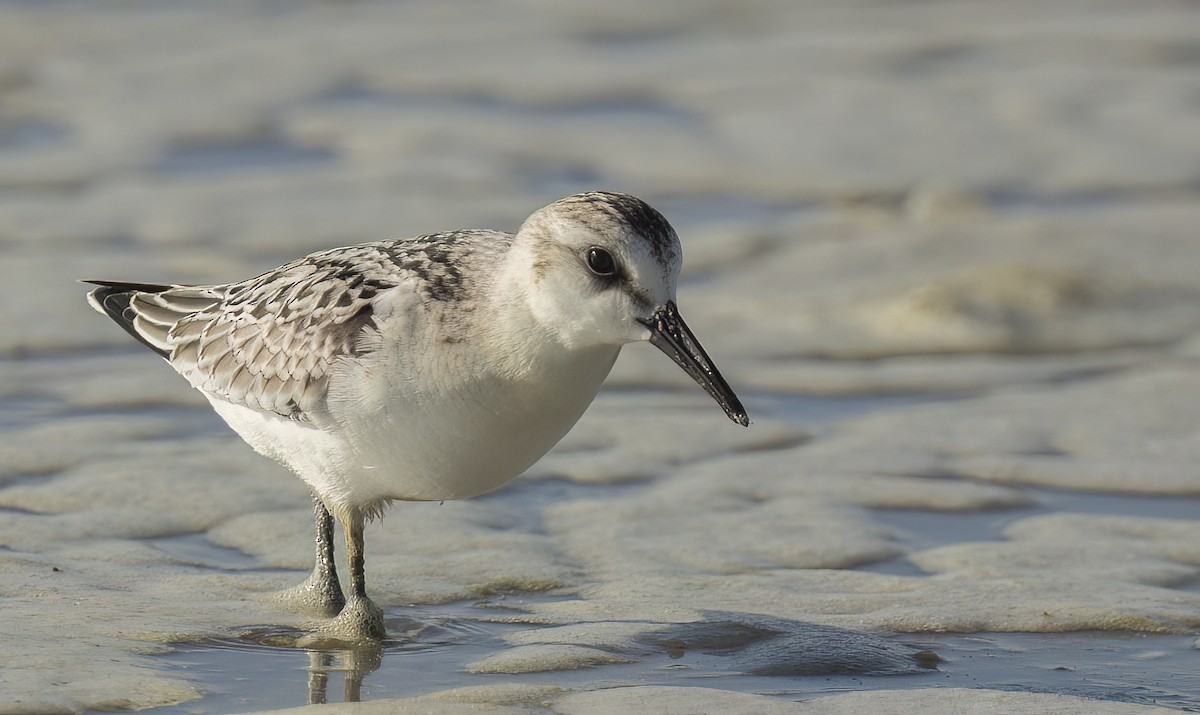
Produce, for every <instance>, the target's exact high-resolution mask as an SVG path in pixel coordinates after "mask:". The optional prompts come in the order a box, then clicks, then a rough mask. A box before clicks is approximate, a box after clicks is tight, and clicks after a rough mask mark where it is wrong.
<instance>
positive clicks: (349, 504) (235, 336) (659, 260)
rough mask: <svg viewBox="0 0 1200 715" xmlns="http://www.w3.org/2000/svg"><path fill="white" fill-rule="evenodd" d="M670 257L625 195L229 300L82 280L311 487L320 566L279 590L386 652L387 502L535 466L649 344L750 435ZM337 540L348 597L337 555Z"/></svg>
mask: <svg viewBox="0 0 1200 715" xmlns="http://www.w3.org/2000/svg"><path fill="white" fill-rule="evenodd" d="M680 259H681V252H680V247H679V239H678V237H677V236H676V233H675V230H674V229H673V228H672V227H671V225H670V224H669V223H667V220H666V219H665V218H663V216H662V214H660V213H659V212H658V211H656V210H654V209H653V208H651V207H650V206H649V205H647V204H646V203H645V202H643V201H642V200H640V199H638V198H635V197H633V196H629V195H627V194H619V193H609V192H600V191H597V192H591V193H584V194H577V195H575V196H569V197H567V198H565V199H561V200H559V201H555V202H554V203H552V204H550V205H548V206H545V207H543V208H542V209H539V210H538V211H536V212H534V213H533V214H532V215H531V216H530V217H529V218H528V219H527V220H526V221H525V223H524V224H523V225H522V226H521V228H520V230H519V231H517V233H516V234H510V233H504V232H500V231H490V230H467V231H450V232H447V233H438V234H433V235H428V236H419V237H417V238H408V239H400V240H393V241H379V242H375V243H364V244H361V245H357V246H348V247H345V248H334V249H331V250H328V251H321V252H318V253H313V254H311V255H308V256H305V257H304V258H301V259H299V260H296V261H292V262H291V263H288V264H287V265H284V266H282V267H280V268H277V269H275V270H273V271H268V272H266V273H263V274H262V275H260V276H257V277H255V278H250V279H248V280H244V281H241V282H237V283H228V284H223V285H203V286H189V285H157V284H145V283H120V282H113V281H88V282H89V283H94V284H96V285H99V286H101V287H100V288H96V289H94V290H92V291H91V292H90V293H89V294H88V301H89V302H90V303H91V304H92V306H93V307H94V308H96V309H97V310H99V311H100V312H102V313H105V314H107V315H108V316H109V317H110V318H112V319H113V320H114V321H116V322H117V324H118V325H120V326H121V327H122V328H124V329H125V330H126V331H128V332H129V334H130V335H132V336H133V337H134V338H136V339H137V340H139V341H140V342H141V343H143V344H144V345H146V346H147V347H149V348H150V349H151V350H153V351H155V352H156V353H158V354H159V355H160V356H162V357H163V358H165V359H166V360H167V362H168V363H170V365H171V367H173V368H174V369H175V370H176V371H177V372H178V373H179V374H181V375H183V376H184V377H185V378H187V380H188V382H190V383H191V384H192V386H193V387H195V388H196V389H198V390H200V392H202V393H203V394H204V396H205V397H207V398H208V400H209V402H210V403H212V406H213V409H215V410H216V411H217V413H218V414H219V415H221V417H222V418H224V420H225V421H226V422H227V423H229V426H230V427H232V428H233V430H234V431H235V432H237V433H238V434H239V435H240V436H241V437H242V439H244V440H245V441H246V442H247V443H249V444H250V446H251V447H253V448H254V449H255V450H256V451H258V452H259V453H261V454H263V455H266V456H267V457H270V458H272V459H274V460H276V461H278V462H280V463H281V464H283V465H284V466H286V467H288V468H289V469H291V470H292V471H293V472H295V473H296V474H297V475H298V476H299V477H300V478H301V479H303V480H304V481H305V482H306V483H307V484H308V486H309V487H310V489H311V490H312V492H313V503H314V510H315V513H316V517H317V559H316V566H315V567H314V568H313V572H312V574H311V575H310V576H309V578H308V580H306V581H305V582H304V583H303V584H301V585H300V586H298V587H296V588H295V589H293V590H292V591H291V592H290V593H291V595H292V596H294V597H295V598H296V599H298V600H299V601H301V603H302V604H304V605H306V606H308V607H309V608H310V609H312V610H315V611H317V612H319V613H321V614H322V615H326V616H335V615H336V616H337V617H336V618H335V619H334V620H333V621H332V622H331V623H330V624H329V625H328V627H327V630H328V631H329V632H330V633H333V634H335V635H336V636H337V637H348V638H354V639H360V638H381V637H383V635H384V626H383V616H382V612H381V611H380V609H379V608H378V607H377V606H376V605H375V604H374V603H373V602H371V600H370V599H368V598H367V593H366V584H365V575H364V572H363V525H364V522H365V521H366V520H369V519H371V518H374V517H377V516H379V515H380V514H381V513H382V511H383V509H384V508H385V507H386V506H387V505H388V504H390V503H391V502H392V501H394V500H401V501H440V500H444V499H465V498H469V497H474V496H478V495H480V494H484V493H487V492H490V491H492V490H493V489H496V488H497V487H499V486H501V485H502V484H504V483H505V482H508V481H509V480H511V479H513V478H514V477H516V476H517V475H519V474H520V473H521V472H523V471H525V469H526V468H528V467H529V466H530V465H531V464H533V463H534V462H535V461H537V460H538V459H539V458H540V457H541V456H542V455H544V454H545V453H546V452H547V451H548V450H549V449H550V448H551V447H553V446H554V445H555V443H557V442H558V441H559V439H561V438H562V436H563V435H564V434H566V433H567V430H569V429H570V428H571V427H572V425H574V424H575V422H576V421H577V420H578V419H579V417H580V416H581V415H582V414H583V411H584V410H585V409H586V408H587V406H588V405H589V404H591V402H592V400H593V399H594V398H595V396H596V391H597V390H598V389H599V387H600V383H601V382H603V380H604V378H605V377H606V376H607V375H608V372H609V370H610V369H611V368H612V365H613V363H614V361H615V360H616V359H617V354H618V353H619V352H620V349H621V346H622V345H624V344H625V343H630V342H635V341H640V340H649V341H650V343H651V344H653V345H655V346H656V347H658V348H659V349H661V350H662V351H663V352H665V353H666V354H667V355H669V356H670V357H671V358H672V359H673V360H674V361H675V362H676V363H678V364H679V366H680V367H682V368H683V369H684V370H685V371H687V373H688V374H689V375H691V376H692V378H693V379H695V380H696V382H698V383H699V384H700V386H701V387H703V388H704V389H705V390H706V391H707V392H708V394H709V395H711V396H712V397H713V398H714V399H715V400H716V401H717V403H718V404H720V406H721V407H722V408H723V409H724V410H725V414H726V415H728V416H729V418H730V419H732V420H733V421H734V422H737V423H738V424H741V425H743V426H744V425H747V424H749V419H748V417H747V415H746V411H745V410H744V409H743V408H742V405H741V403H740V402H739V401H738V398H737V396H736V395H735V394H734V393H733V390H731V389H730V387H729V385H728V384H727V383H726V382H725V380H724V378H722V377H721V373H720V372H718V371H717V368H716V366H715V365H713V363H712V361H711V360H710V359H709V357H708V355H707V354H705V352H704V349H703V348H702V347H701V346H700V343H699V342H697V340H696V338H695V336H694V335H693V334H692V332H691V331H690V330H689V329H688V327H687V324H686V323H684V321H683V319H682V318H681V317H680V315H679V311H678V310H677V308H676V306H675V284H676V278H677V276H678V274H679V265H680ZM334 518H336V519H337V520H338V522H340V524H341V525H342V528H343V529H344V532H345V536H346V550H347V552H348V553H347V560H348V564H349V569H350V589H349V593H348V595H343V593H342V589H341V585H340V583H339V581H338V577H337V569H336V567H335V565H334V560H333V519H334Z"/></svg>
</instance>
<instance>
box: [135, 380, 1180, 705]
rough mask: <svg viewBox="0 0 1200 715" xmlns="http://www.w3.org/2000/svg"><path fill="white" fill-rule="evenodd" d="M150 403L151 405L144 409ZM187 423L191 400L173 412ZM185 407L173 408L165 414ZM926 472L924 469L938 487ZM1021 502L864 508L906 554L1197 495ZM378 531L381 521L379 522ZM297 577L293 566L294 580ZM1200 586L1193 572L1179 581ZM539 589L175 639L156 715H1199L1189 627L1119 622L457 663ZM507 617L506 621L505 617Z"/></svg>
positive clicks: (1160, 513)
mask: <svg viewBox="0 0 1200 715" xmlns="http://www.w3.org/2000/svg"><path fill="white" fill-rule="evenodd" d="M945 400H946V398H942V397H937V396H921V395H909V396H899V397H850V398H820V397H794V396H768V395H757V396H754V397H753V398H752V402H753V404H755V405H756V406H757V408H758V410H759V411H760V413H762V414H764V415H769V416H774V417H782V418H786V419H787V420H789V421H792V422H795V423H797V424H801V425H804V426H805V427H806V428H808V427H813V426H817V425H821V424H828V423H833V422H836V421H838V420H843V419H853V418H857V417H861V416H864V415H867V414H880V413H883V412H886V411H888V410H890V409H899V408H904V407H907V406H910V405H917V404H927V403H934V402H943V401H945ZM150 412H151V413H153V414H159V413H161V412H162V410H152V411H150ZM177 412H180V413H182V415H186V416H187V417H186V419H187V420H188V421H191V420H195V419H196V415H194V414H191V411H187V410H182V411H178V410H177ZM163 416H164V417H168V418H171V419H181V418H182V417H181V415H179V414H176V415H174V416H173V417H172V416H171V414H170V413H169V414H167V415H163ZM936 485H937V480H932V481H931V485H930V486H931V488H934V489H936V488H937V487H936ZM637 488H638V487H637V485H636V484H635V485H596V486H589V485H582V484H573V483H570V482H566V481H561V480H554V479H542V480H536V481H532V480H523V481H521V482H518V483H517V484H515V485H511V486H510V487H509V488H506V489H503V490H501V491H499V492H496V493H494V494H491V495H488V496H487V497H485V498H484V499H485V500H487V501H493V502H499V503H501V504H505V505H507V506H508V507H510V508H518V509H521V510H523V511H524V510H528V511H529V512H530V513H533V512H534V511H535V510H536V509H537V508H541V507H544V506H546V505H547V504H548V503H552V502H555V501H558V500H564V499H569V498H578V497H580V496H581V495H583V494H588V493H594V494H606V493H610V494H611V493H613V492H629V491H630V490H636V489H637ZM1026 491H1027V492H1028V494H1029V495H1030V496H1031V497H1032V498H1033V502H1034V503H1033V504H1032V505H1030V506H1027V507H1017V508H1011V509H1003V510H998V511H981V512H979V511H977V512H961V513H960V512H939V511H926V510H920V509H873V510H872V515H873V518H874V519H875V520H877V521H878V522H880V523H883V524H886V525H888V526H891V527H894V528H895V529H896V530H897V533H898V534H899V538H900V539H901V540H902V542H903V546H904V548H905V550H906V551H917V550H922V549H927V548H933V547H935V546H940V545H946V544H958V543H963V542H970V541H981V540H997V541H999V540H1002V539H1003V538H1004V537H1003V533H1002V530H1003V528H1004V527H1005V526H1006V525H1007V524H1010V523H1012V522H1015V521H1017V520H1019V519H1022V518H1026V517H1030V516H1035V515H1039V514H1048V513H1055V512H1071V513H1083V514H1103V515H1120V516H1138V517H1151V518H1165V519H1188V518H1193V517H1194V515H1195V514H1196V513H1198V511H1200V499H1189V498H1178V497H1171V498H1167V497H1145V496H1131V495H1112V494H1089V493H1081V492H1071V491H1061V490H1050V489H1039V488H1027V489H1026ZM384 528H385V529H386V521H385V526H384ZM146 543H147V544H148V545H150V546H152V547H154V548H155V549H158V550H160V551H162V552H164V553H165V554H168V555H170V556H173V557H177V558H180V559H183V560H185V561H187V562H188V563H191V564H194V565H196V566H199V567H202V568H206V569H213V570H225V571H254V570H256V569H260V568H261V563H260V561H259V559H257V558H255V557H252V556H249V555H247V554H245V553H242V552H241V551H238V550H236V549H229V548H221V547H217V546H215V545H214V544H213V543H212V542H211V541H209V540H208V539H207V538H205V537H204V535H202V534H186V535H180V536H172V537H164V538H156V539H148V540H146ZM857 570H862V571H867V572H876V573H882V574H894V575H902V576H919V575H922V572H921V571H920V569H918V568H917V567H916V566H914V565H913V564H912V563H910V562H909V561H908V560H907V558H906V557H905V556H899V557H896V558H892V559H886V560H882V561H877V562H874V563H869V564H865V565H862V566H859V567H857ZM297 579H299V576H297ZM1176 587H1177V588H1183V589H1184V590H1200V579H1196V580H1194V581H1193V582H1192V583H1190V584H1184V585H1177V586H1176ZM548 600H549V601H552V600H553V597H551V596H538V595H519V594H510V595H499V596H494V597H489V598H484V599H476V600H471V601H463V602H458V603H454V604H444V605H428V606H411V607H407V608H393V609H390V610H388V612H387V625H388V631H389V633H390V634H391V638H390V639H389V640H388V641H387V642H386V643H385V644H384V645H383V647H382V648H381V649H378V650H372V649H367V650H338V649H330V650H309V649H304V648H297V647H293V646H292V644H293V643H294V640H295V638H296V637H297V636H298V635H299V634H300V632H299V631H294V630H292V629H289V628H285V627H280V626H268V625H261V626H253V625H248V626H245V627H242V628H238V629H234V630H235V631H236V633H237V635H234V636H231V637H228V638H220V639H213V640H208V641H205V642H201V643H194V644H180V645H177V646H174V647H172V649H171V652H170V653H168V654H165V655H160V656H156V657H155V659H154V660H155V662H156V663H157V665H158V667H160V668H163V669H164V670H165V671H167V672H169V673H172V674H175V675H179V676H183V677H185V678H186V679H187V680H188V681H189V682H191V683H192V684H193V685H194V686H195V687H196V689H197V690H198V691H199V692H200V693H202V694H203V698H202V699H200V700H198V701H194V702H189V703H185V704H182V705H175V706H169V707H164V708H156V709H153V710H152V712H162V713H222V712H229V713H234V712H254V711H258V710H265V709H275V708H283V707H290V706H299V705H304V704H310V703H318V702H340V701H352V700H358V699H361V700H374V699H383V698H400V697H412V696H417V695H423V694H426V693H433V692H437V691H441V690H448V689H452V688H459V687H465V686H473V685H488V684H501V683H512V682H520V683H524V684H536V685H553V686H558V687H564V688H595V687H613V686H618V685H622V684H650V685H684V686H688V685H692V686H701V687H710V688H712V687H715V688H722V689H728V690H735V691H741V692H747V693H758V694H763V695H769V696H772V697H777V698H781V699H787V700H806V699H810V698H814V697H820V696H824V695H830V694H836V693H841V692H853V691H861V690H874V689H896V688H901V689H907V688H927V687H967V688H987V689H996V690H1013V691H1021V692H1042V693H1056V694H1063V695H1075V696H1080V697H1088V698H1096V699H1102V700H1114V701H1121V702H1130V703H1138V704H1158V705H1163V706H1167V707H1172V708H1176V709H1179V710H1182V711H1186V712H1195V711H1200V674H1198V671H1197V670H1196V668H1195V659H1196V654H1197V650H1196V643H1197V641H1196V640H1195V637H1194V636H1189V635H1153V634H1144V633H1121V632H1075V633H975V634H902V635H896V636H892V637H891V639H892V640H894V641H895V642H897V643H905V644H911V645H913V646H914V647H916V648H921V649H927V650H930V651H932V652H934V653H936V655H937V657H938V658H940V661H941V662H939V663H937V664H936V669H931V670H928V671H918V672H915V673H910V674H900V675H862V674H855V673H847V674H840V675H839V674H833V675H805V676H786V675H784V676H764V675H754V674H748V673H743V672H738V671H737V670H736V669H731V668H730V656H731V654H736V652H737V651H738V648H736V647H735V648H733V649H732V650H726V651H723V652H717V653H713V652H706V651H704V650H703V649H700V650H689V651H687V652H684V653H682V654H681V653H678V652H672V651H671V649H670V648H661V647H660V648H657V649H655V650H654V651H653V652H649V653H643V654H637V657H636V662H633V663H628V664H615V665H603V666H598V667H592V668H585V669H582V670H575V671H554V672H544V673H526V674H518V675H508V674H506V675H498V674H482V673H472V672H468V670H467V666H468V665H469V664H471V663H474V662H477V661H480V660H482V659H484V658H486V657H488V656H490V655H494V654H496V653H499V652H503V651H505V650H506V649H508V648H511V645H510V644H508V643H506V642H505V641H504V637H505V636H509V635H512V634H514V633H517V632H520V631H522V630H526V629H529V628H531V627H532V626H530V625H526V624H523V623H521V622H520V621H522V620H523V619H524V618H525V615H526V613H525V609H526V608H527V607H528V606H529V605H531V604H535V603H539V602H541V603H544V602H547V601H548ZM514 619H515V622H514Z"/></svg>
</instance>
